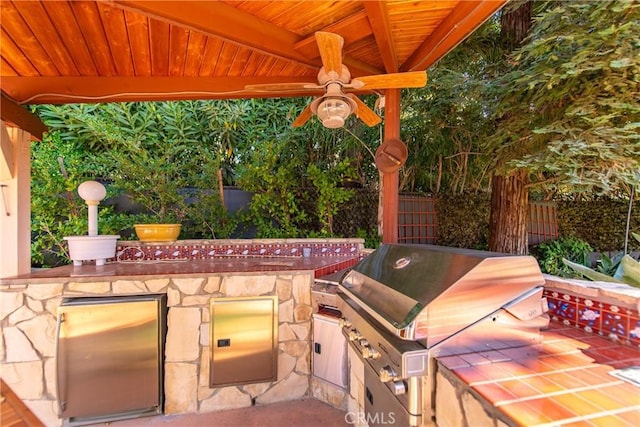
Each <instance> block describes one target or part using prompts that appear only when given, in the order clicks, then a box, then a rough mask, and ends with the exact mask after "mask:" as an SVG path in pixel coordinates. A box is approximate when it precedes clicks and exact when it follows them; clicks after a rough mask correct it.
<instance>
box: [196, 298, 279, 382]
mask: <svg viewBox="0 0 640 427" xmlns="http://www.w3.org/2000/svg"><path fill="white" fill-rule="evenodd" d="M210 307H211V308H210V309H211V323H210V327H211V343H210V345H211V346H210V357H211V365H210V370H209V372H210V374H209V375H210V377H209V385H210V386H211V387H220V386H224V385H230V384H248V383H256V382H269V381H275V380H276V379H277V378H278V297H277V296H260V297H237V298H234V297H227V298H212V299H211V305H210Z"/></svg>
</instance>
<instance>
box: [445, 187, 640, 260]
mask: <svg viewBox="0 0 640 427" xmlns="http://www.w3.org/2000/svg"><path fill="white" fill-rule="evenodd" d="M556 203H557V206H558V233H559V236H560V237H565V238H568V237H574V238H577V239H580V240H583V241H585V242H587V243H588V244H589V245H590V246H591V247H592V248H593V250H594V251H596V252H608V251H619V250H622V249H623V248H624V231H625V226H626V221H627V210H628V207H629V204H628V201H624V200H623V201H619V200H610V199H600V200H589V201H558V202H556ZM490 206H491V205H490V195H489V194H485V193H482V194H464V195H457V196H447V195H439V196H438V197H437V200H436V210H437V213H438V218H437V221H438V244H439V245H443V246H454V247H461V248H474V249H486V248H487V243H488V241H489V215H490V211H491V207H490ZM631 215H632V216H631V227H630V229H631V231H634V232H636V233H640V201H636V202H635V203H634V205H633V207H632V210H631ZM639 250H640V244H639V243H638V242H637V241H636V240H635V239H629V251H639Z"/></svg>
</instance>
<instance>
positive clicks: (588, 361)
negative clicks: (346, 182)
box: [0, 240, 640, 427]
mask: <svg viewBox="0 0 640 427" xmlns="http://www.w3.org/2000/svg"><path fill="white" fill-rule="evenodd" d="M122 243H124V244H125V245H123V246H121V247H120V259H121V262H119V263H117V264H116V263H114V262H111V263H107V264H106V265H105V266H104V268H103V269H100V270H99V269H97V268H96V267H94V266H84V267H82V268H79V269H73V268H72V267H70V266H67V267H62V268H60V269H52V270H46V271H45V270H43V271H40V272H34V273H33V274H31V275H28V276H24V277H17V278H10V279H9V278H7V279H0V303H1V306H0V307H1V310H0V313H1V314H0V319H2V327H3V328H2V335H3V340H2V341H1V343H2V345H3V346H2V347H0V359H1V360H2V370H1V372H0V374H1V376H2V378H3V380H4V381H5V382H6V383H7V384H8V385H9V386H10V387H11V388H12V389H13V391H14V392H16V394H17V395H18V397H19V398H20V399H22V400H23V401H24V403H25V404H26V405H27V406H28V407H29V408H30V409H31V410H32V411H33V412H34V413H35V414H36V415H37V416H38V417H39V418H40V419H41V420H42V421H43V422H44V423H45V425H47V426H55V425H60V424H61V423H62V420H61V419H59V418H58V416H57V402H56V394H55V393H56V383H55V370H56V368H55V357H54V355H55V348H54V347H55V328H56V325H55V313H56V310H57V307H59V305H60V302H61V300H62V298H63V297H72V296H82V297H102V296H112V295H139V294H166V295H167V300H168V306H169V316H168V326H169V333H168V335H167V346H166V348H165V382H164V383H165V390H164V392H165V408H164V409H165V410H164V412H165V414H176V416H177V414H205V413H216V412H218V411H221V410H224V409H229V408H241V407H248V406H251V405H252V404H256V405H265V404H269V403H272V402H277V401H284V400H295V399H297V398H298V397H300V396H313V397H316V398H317V399H319V400H322V401H325V402H328V403H330V404H332V405H333V406H336V407H340V406H341V405H344V400H345V398H346V400H347V408H346V411H345V423H346V424H350V425H357V426H358V427H360V426H363V425H365V422H366V421H373V420H372V419H369V420H367V418H366V414H365V413H364V412H363V410H364V409H363V408H364V402H365V401H366V400H365V399H367V396H366V393H365V387H364V384H363V382H364V375H363V374H362V370H363V369H362V368H363V366H362V365H363V362H362V361H358V359H359V358H358V356H357V355H356V354H355V353H354V352H353V351H351V350H349V357H348V358H349V360H350V369H349V387H348V388H349V390H347V391H346V392H344V391H341V390H340V389H339V388H336V387H331V386H330V385H328V384H327V383H323V382H322V381H320V380H318V379H317V378H315V377H314V376H313V375H312V367H311V366H310V364H311V363H310V360H311V355H310V353H311V351H312V349H311V348H310V344H311V337H310V335H311V331H310V329H311V327H312V326H311V318H312V317H313V315H312V311H313V309H314V307H313V304H314V302H313V295H312V293H311V292H310V290H309V287H310V286H311V285H312V284H313V279H314V278H320V277H322V276H326V275H328V274H329V273H332V272H334V271H336V270H342V269H344V268H347V267H350V266H353V265H354V264H355V263H356V261H357V260H358V259H360V258H362V256H363V255H367V251H366V250H363V249H362V248H361V243H360V242H359V241H358V240H353V241H352V240H344V241H334V240H331V241H318V242H316V243H313V244H311V245H310V246H311V249H312V253H311V256H310V257H308V258H305V257H301V256H300V255H295V256H294V255H291V254H292V253H297V252H298V251H299V250H300V248H301V247H307V245H308V243H309V241H297V242H292V241H279V242H278V243H273V244H272V243H271V242H269V241H252V242H247V241H233V242H231V241H229V242H217V243H219V246H215V245H213V243H211V242H197V243H196V242H191V243H189V244H186V245H180V246H179V247H176V245H140V244H138V243H137V242H122ZM212 245H213V246H215V248H214V247H213V246H212ZM124 248H126V251H124V252H123V251H122V250H121V249H124ZM293 249H296V251H295V252H294V251H293ZM212 251H213V252H214V253H213V254H210V253H211V252H212ZM276 251H279V253H278V254H279V255H280V256H279V257H278V256H276ZM244 252H246V254H243V253H244ZM283 253H284V256H283ZM126 254H128V255H126ZM221 254H225V255H227V256H221ZM125 255H126V256H125ZM187 255H190V256H193V257H196V258H197V257H200V258H197V259H194V260H192V261H189V262H185V261H184V260H183V258H186V257H187ZM216 255H218V257H219V258H216V259H209V258H208V257H213V258H215V257H216ZM171 257H173V258H174V260H173V261H172V260H171ZM123 258H124V259H123ZM140 259H146V260H148V262H147V261H145V262H134V261H135V260H140ZM142 264H144V265H142ZM207 266H208V267H207ZM213 266H215V267H213ZM214 268H215V270H213V271H209V272H205V270H207V269H214ZM114 269H115V271H114ZM171 270H173V272H170V271H171ZM544 281H545V283H544V296H545V298H546V299H547V301H548V304H549V315H550V317H551V325H550V327H549V328H548V329H545V330H543V331H542V342H541V343H538V344H531V345H524V346H521V347H516V348H513V349H505V350H498V351H494V350H484V349H483V350H476V351H473V350H472V351H470V352H469V353H468V354H462V355H453V356H445V357H438V358H437V362H436V363H437V371H436V378H435V379H436V397H435V406H436V411H435V412H436V414H435V415H436V419H437V426H438V427H450V426H451V427H453V426H461V425H491V426H498V427H500V426H517V425H526V426H533V425H537V426H548V427H550V426H564V425H607V426H608V425H621V426H627V425H628V426H636V425H638V421H640V401H639V399H638V388H637V387H638V386H637V385H632V384H630V383H629V382H626V381H625V380H622V379H620V378H617V377H615V376H612V375H611V374H610V372H612V371H613V370H618V369H625V368H629V367H631V368H634V367H637V366H640V350H638V348H639V346H640V316H639V314H638V311H639V308H640V290H638V289H634V288H628V287H624V286H617V285H614V284H602V283H595V284H594V283H590V282H584V281H575V280H565V279H558V278H554V277H552V276H545V277H544ZM270 294H271V295H277V296H278V299H279V301H280V302H279V312H278V320H279V322H278V336H279V340H278V341H279V345H278V352H279V355H278V378H277V381H274V382H266V383H255V384H245V385H238V386H228V387H220V388H211V387H209V375H208V373H209V364H208V359H209V325H210V317H209V300H210V298H211V297H217V296H226V295H228V296H244V295H247V296H248V295H270ZM310 294H311V295H310ZM172 331H173V332H172ZM345 393H346V394H345ZM381 416H386V417H390V416H391V414H389V413H386V414H380V416H379V417H378V421H385V422H390V421H391V419H390V418H384V419H382V418H380V417H381ZM394 420H395V416H394ZM426 422H428V420H427V421H426ZM117 424H118V423H114V426H116V425H117ZM370 424H372V425H373V424H374V423H370Z"/></svg>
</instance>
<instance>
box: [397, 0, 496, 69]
mask: <svg viewBox="0 0 640 427" xmlns="http://www.w3.org/2000/svg"><path fill="white" fill-rule="evenodd" d="M507 1H508V0H483V1H461V2H460V3H459V4H458V6H456V8H455V9H454V10H453V11H452V12H451V13H450V14H449V15H448V16H447V17H446V18H445V19H444V20H443V21H442V23H441V24H440V25H439V26H438V28H436V29H435V30H434V31H433V33H431V35H430V36H429V37H427V39H425V41H424V42H423V43H422V44H421V45H420V47H418V49H416V51H415V52H414V53H413V54H412V55H411V56H410V57H409V58H408V59H407V60H406V61H405V63H404V64H402V65H401V66H400V68H401V70H402V71H418V70H426V69H427V68H429V67H430V66H431V65H433V64H434V63H436V62H437V61H438V60H439V59H440V58H442V57H444V56H445V55H446V54H447V53H448V52H450V51H451V50H453V49H454V48H455V47H456V46H457V45H458V44H459V43H461V42H462V41H463V40H464V39H465V38H467V36H469V35H470V34H471V33H472V32H473V31H474V30H475V29H476V28H478V27H479V26H480V25H482V24H483V23H484V22H485V21H486V20H487V19H489V18H490V17H491V15H493V14H494V13H495V12H497V11H498V10H499V9H500V8H502V7H503V6H504V5H505V4H506V3H507Z"/></svg>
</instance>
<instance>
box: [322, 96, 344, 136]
mask: <svg viewBox="0 0 640 427" xmlns="http://www.w3.org/2000/svg"><path fill="white" fill-rule="evenodd" d="M349 114H351V105H350V103H349V102H347V101H346V100H345V99H343V98H338V97H327V98H325V99H323V100H322V101H321V102H320V103H319V104H318V107H317V109H316V115H317V116H318V120H320V121H321V122H322V125H323V126H324V127H327V128H330V129H335V128H339V127H342V126H344V121H345V119H346V118H347V117H349Z"/></svg>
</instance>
